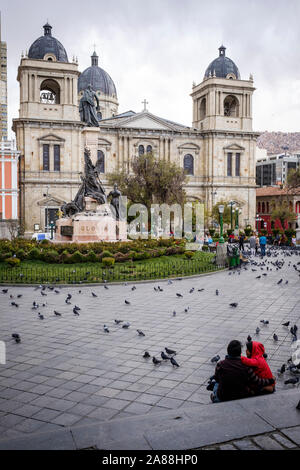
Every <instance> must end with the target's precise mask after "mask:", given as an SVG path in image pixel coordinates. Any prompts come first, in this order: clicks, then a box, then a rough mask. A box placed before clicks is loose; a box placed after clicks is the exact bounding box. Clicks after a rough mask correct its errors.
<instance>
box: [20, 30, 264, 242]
mask: <svg viewBox="0 0 300 470" xmlns="http://www.w3.org/2000/svg"><path fill="white" fill-rule="evenodd" d="M98 60H99V59H98V56H97V54H96V52H94V53H93V55H92V57H91V66H90V67H88V68H87V69H86V70H85V71H83V72H82V73H80V72H79V70H78V63H77V61H76V60H75V59H73V60H72V61H69V59H68V56H67V52H66V51H65V49H64V47H63V45H62V44H61V43H60V42H59V41H58V40H57V39H56V38H54V37H53V36H52V27H51V26H50V25H49V24H48V23H47V24H46V25H45V26H44V35H43V36H41V37H40V38H38V39H37V40H36V41H35V42H34V43H33V44H32V45H31V47H30V49H29V52H28V55H26V57H22V58H21V62H20V66H19V68H18V77H17V79H18V81H19V84H20V110H19V117H18V118H17V119H14V120H13V130H14V131H15V133H16V141H17V147H18V150H19V151H20V166H19V186H20V199H19V204H20V207H19V209H20V210H19V212H20V217H21V222H23V224H24V227H25V234H26V235H28V236H29V235H30V234H31V233H32V232H33V231H34V228H37V227H39V228H40V229H42V230H47V229H49V226H50V223H51V222H55V219H56V217H57V212H58V209H59V208H60V206H61V205H62V204H63V203H65V202H70V201H71V200H72V199H73V198H74V197H75V195H76V193H77V190H78V188H79V185H80V182H81V180H80V175H81V173H82V172H83V168H84V157H83V155H84V147H85V146H88V147H89V148H90V150H91V158H92V161H93V163H94V164H95V165H97V169H98V172H99V174H100V178H101V181H102V182H103V184H104V185H107V184H106V174H107V173H110V172H112V171H115V170H118V169H122V168H125V169H126V170H127V171H128V172H130V163H131V160H132V158H134V157H136V156H138V155H141V154H144V153H147V152H152V153H153V154H154V155H155V157H156V158H158V159H164V160H167V161H170V162H174V163H176V164H177V165H179V166H181V167H182V168H184V169H185V171H186V173H187V175H188V181H187V184H186V188H185V189H186V192H187V194H188V197H189V199H190V200H192V201H196V200H198V201H201V202H204V203H205V204H206V206H207V207H208V209H211V208H212V206H213V205H215V204H216V203H217V202H218V201H220V200H226V201H230V200H235V201H238V202H239V206H240V209H241V216H240V225H241V226H244V225H246V224H250V225H251V226H252V227H254V226H255V216H256V212H255V210H256V209H255V207H256V202H255V197H256V196H255V188H256V182H255V148H256V139H257V137H258V136H259V134H258V133H255V132H253V130H252V94H253V92H254V90H255V88H254V86H253V78H252V77H251V76H250V78H249V80H242V79H241V77H240V73H239V70H238V68H237V66H236V65H235V63H234V62H233V61H232V60H231V59H229V58H228V57H227V56H226V49H225V47H224V46H221V47H220V48H219V56H218V57H217V58H216V59H215V60H214V61H213V62H212V63H211V64H210V65H209V66H208V68H207V70H206V71H205V74H204V78H203V80H202V81H201V82H200V83H199V84H198V85H196V84H195V85H193V89H192V93H191V97H192V101H193V123H192V126H191V127H187V126H184V125H181V124H178V123H175V122H172V121H170V120H167V119H163V118H161V117H158V116H156V115H153V114H152V113H150V112H149V111H148V110H147V108H146V102H145V103H144V110H143V111H142V112H139V113H135V112H133V111H128V112H125V113H121V114H119V113H118V107H119V103H118V97H117V91H116V87H115V84H114V82H113V80H112V78H111V77H110V76H109V75H108V73H107V72H106V71H104V70H103V69H102V68H101V67H99V65H98ZM89 85H92V88H93V90H94V92H95V93H96V96H97V98H98V100H97V102H98V104H99V106H98V109H97V117H98V122H99V127H87V126H86V125H85V123H84V122H82V121H81V120H80V113H79V102H80V99H81V97H82V95H83V92H84V90H85V89H86V88H87V87H88V86H89Z"/></svg>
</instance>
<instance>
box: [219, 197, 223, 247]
mask: <svg viewBox="0 0 300 470" xmlns="http://www.w3.org/2000/svg"><path fill="white" fill-rule="evenodd" d="M219 214H220V240H219V243H224V238H223V214H224V206H223V205H220V206H219Z"/></svg>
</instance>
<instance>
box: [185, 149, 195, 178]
mask: <svg viewBox="0 0 300 470" xmlns="http://www.w3.org/2000/svg"><path fill="white" fill-rule="evenodd" d="M183 168H184V171H185V173H186V174H187V175H193V174H194V157H193V155H190V154H189V153H188V154H187V155H185V156H184V159H183Z"/></svg>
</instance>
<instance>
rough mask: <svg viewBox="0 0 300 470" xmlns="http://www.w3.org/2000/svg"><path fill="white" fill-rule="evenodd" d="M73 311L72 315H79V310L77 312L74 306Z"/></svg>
mask: <svg viewBox="0 0 300 470" xmlns="http://www.w3.org/2000/svg"><path fill="white" fill-rule="evenodd" d="M73 313H74V315H77V316H78V317H79V312H78V310H76V308H73Z"/></svg>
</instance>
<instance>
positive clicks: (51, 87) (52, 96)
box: [40, 79, 60, 104]
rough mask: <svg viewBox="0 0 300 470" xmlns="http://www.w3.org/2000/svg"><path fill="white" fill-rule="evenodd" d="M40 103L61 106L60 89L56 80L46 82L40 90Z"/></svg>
mask: <svg viewBox="0 0 300 470" xmlns="http://www.w3.org/2000/svg"><path fill="white" fill-rule="evenodd" d="M40 102H41V103H45V104H60V88H59V84H58V83H57V82H56V81H55V80H51V79H48V80H44V81H43V83H42V84H41V88H40Z"/></svg>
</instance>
